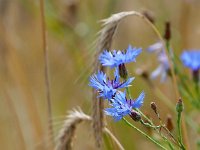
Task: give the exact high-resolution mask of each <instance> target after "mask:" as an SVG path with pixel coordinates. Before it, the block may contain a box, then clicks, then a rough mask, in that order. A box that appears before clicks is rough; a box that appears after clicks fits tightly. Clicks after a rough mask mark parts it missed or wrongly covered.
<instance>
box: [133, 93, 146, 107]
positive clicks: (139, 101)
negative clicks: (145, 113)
mask: <svg viewBox="0 0 200 150" xmlns="http://www.w3.org/2000/svg"><path fill="white" fill-rule="evenodd" d="M144 97H145V93H144V92H142V93H141V94H140V95H139V96H138V98H137V99H136V100H135V101H134V103H133V104H132V107H133V108H140V107H141V106H142V104H143V102H144Z"/></svg>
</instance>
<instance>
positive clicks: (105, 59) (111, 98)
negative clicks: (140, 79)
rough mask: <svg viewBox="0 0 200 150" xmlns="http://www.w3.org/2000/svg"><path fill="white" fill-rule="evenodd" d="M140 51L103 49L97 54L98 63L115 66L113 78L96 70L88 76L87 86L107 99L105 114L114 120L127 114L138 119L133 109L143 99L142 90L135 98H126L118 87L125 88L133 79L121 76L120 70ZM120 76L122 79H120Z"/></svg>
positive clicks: (134, 58) (139, 105)
mask: <svg viewBox="0 0 200 150" xmlns="http://www.w3.org/2000/svg"><path fill="white" fill-rule="evenodd" d="M140 53H141V49H138V48H132V46H130V45H129V47H128V48H127V49H126V51H120V50H119V51H116V50H113V51H111V52H109V51H107V50H105V51H104V52H103V53H102V54H100V56H99V60H100V63H101V64H102V65H103V66H109V67H110V68H115V72H114V79H113V80H111V79H109V78H108V77H107V76H106V74H105V73H103V72H101V71H98V72H97V74H94V75H92V76H91V77H90V83H89V86H91V87H93V88H94V89H95V90H96V91H97V92H98V94H99V95H98V97H102V98H103V99H105V100H108V102H109V104H110V106H111V108H106V109H105V110H104V111H105V114H106V115H109V116H112V117H113V118H114V120H115V121H118V120H121V119H122V118H123V117H124V116H126V115H129V116H130V117H131V118H133V120H135V121H138V120H139V119H140V117H138V116H139V115H138V114H137V112H136V111H135V110H134V109H136V108H140V107H141V106H142V104H143V100H144V96H145V94H144V92H142V93H141V94H140V95H139V97H138V98H136V99H135V100H133V99H127V97H126V93H125V92H122V91H120V90H119V89H122V88H127V87H128V86H130V83H131V82H132V81H133V80H134V77H131V78H128V77H127V76H126V77H124V76H122V74H123V73H122V71H124V70H126V68H125V64H126V63H130V62H135V61H136V57H137V56H138V55H139V54H140ZM121 68H123V69H121ZM120 77H121V78H122V79H123V81H120V80H122V79H120Z"/></svg>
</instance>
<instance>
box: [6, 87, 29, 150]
mask: <svg viewBox="0 0 200 150" xmlns="http://www.w3.org/2000/svg"><path fill="white" fill-rule="evenodd" d="M4 94H5V98H6V100H5V102H6V103H7V105H8V107H9V110H10V112H11V114H12V117H13V119H12V121H13V123H14V124H13V125H14V126H15V127H16V132H17V137H18V141H19V143H18V145H20V146H21V150H26V149H27V148H26V143H25V139H24V136H23V132H22V126H21V125H20V120H19V116H18V114H17V111H16V108H15V106H14V103H13V101H12V99H11V98H10V96H9V94H8V93H7V91H6V90H5V91H4Z"/></svg>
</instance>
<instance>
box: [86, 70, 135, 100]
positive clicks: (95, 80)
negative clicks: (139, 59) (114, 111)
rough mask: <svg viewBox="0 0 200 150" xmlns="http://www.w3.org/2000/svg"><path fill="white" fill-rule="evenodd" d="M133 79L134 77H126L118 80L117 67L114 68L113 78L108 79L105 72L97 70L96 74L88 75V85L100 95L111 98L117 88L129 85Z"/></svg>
mask: <svg viewBox="0 0 200 150" xmlns="http://www.w3.org/2000/svg"><path fill="white" fill-rule="evenodd" d="M133 80H134V78H128V79H127V80H126V81H124V82H120V77H119V71H118V69H116V70H115V73H114V80H110V79H109V78H107V77H106V74H104V73H103V72H101V71H98V73H97V74H94V75H92V76H91V77H90V83H89V85H90V86H92V87H93V88H94V89H96V90H97V91H98V92H99V96H100V97H103V98H105V99H111V98H113V96H114V95H115V93H116V92H117V89H119V88H124V87H128V86H130V83H131V82H132V81H133Z"/></svg>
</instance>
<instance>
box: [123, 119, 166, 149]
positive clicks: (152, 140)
mask: <svg viewBox="0 0 200 150" xmlns="http://www.w3.org/2000/svg"><path fill="white" fill-rule="evenodd" d="M123 120H124V122H125V123H126V124H127V125H129V126H130V127H132V128H133V129H135V130H136V131H138V132H139V133H141V134H142V135H143V136H145V137H146V138H147V139H149V140H150V141H151V142H153V143H154V144H156V145H157V146H158V147H160V148H161V149H164V150H167V148H165V147H164V146H162V145H161V144H160V143H158V142H157V141H156V140H154V139H153V138H152V137H150V136H149V135H147V134H146V133H144V132H143V131H141V130H140V129H138V128H137V127H135V126H134V125H132V124H131V123H130V122H128V120H126V119H125V118H123Z"/></svg>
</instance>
